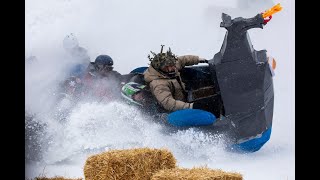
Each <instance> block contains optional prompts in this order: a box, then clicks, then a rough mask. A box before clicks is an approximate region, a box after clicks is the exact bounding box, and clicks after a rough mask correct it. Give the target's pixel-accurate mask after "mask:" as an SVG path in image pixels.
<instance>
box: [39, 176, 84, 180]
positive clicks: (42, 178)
mask: <svg viewBox="0 0 320 180" xmlns="http://www.w3.org/2000/svg"><path fill="white" fill-rule="evenodd" d="M35 180H82V178H78V179H70V178H64V177H62V176H56V177H53V178H47V177H36V178H35Z"/></svg>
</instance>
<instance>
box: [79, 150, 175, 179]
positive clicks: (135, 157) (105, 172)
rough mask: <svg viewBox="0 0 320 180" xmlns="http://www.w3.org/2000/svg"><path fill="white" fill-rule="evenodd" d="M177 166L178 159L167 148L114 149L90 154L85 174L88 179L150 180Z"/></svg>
mask: <svg viewBox="0 0 320 180" xmlns="http://www.w3.org/2000/svg"><path fill="white" fill-rule="evenodd" d="M175 167H176V159H175V158H174V156H173V155H172V153H171V152H170V151H168V150H167V149H150V148H137V149H128V150H112V151H107V152H104V153H101V154H96V155H92V156H90V157H89V158H88V159H87V160H86V163H85V166H84V176H85V179H86V180H107V179H108V180H109V179H117V180H120V179H124V180H130V179H142V180H148V179H150V178H151V176H152V174H153V173H155V172H157V171H159V170H163V169H170V168H175Z"/></svg>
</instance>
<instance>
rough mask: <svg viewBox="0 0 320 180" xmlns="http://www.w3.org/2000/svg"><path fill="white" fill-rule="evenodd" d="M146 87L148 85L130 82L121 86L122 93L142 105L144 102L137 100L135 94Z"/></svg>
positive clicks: (126, 97) (127, 98)
mask: <svg viewBox="0 0 320 180" xmlns="http://www.w3.org/2000/svg"><path fill="white" fill-rule="evenodd" d="M145 87H146V86H145V85H142V84H138V83H135V82H129V83H127V84H125V85H124V86H123V87H122V88H121V95H122V97H123V98H125V99H126V100H128V101H129V102H130V103H134V104H138V105H141V106H142V104H141V103H140V102H137V101H136V100H135V99H134V97H133V96H134V95H135V94H137V93H139V92H141V91H144V89H145Z"/></svg>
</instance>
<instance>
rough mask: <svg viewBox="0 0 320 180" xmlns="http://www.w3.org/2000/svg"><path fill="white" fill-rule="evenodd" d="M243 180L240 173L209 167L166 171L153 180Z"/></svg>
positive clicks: (156, 174)
mask: <svg viewBox="0 0 320 180" xmlns="http://www.w3.org/2000/svg"><path fill="white" fill-rule="evenodd" d="M182 179H183V180H204V179H207V180H209V179H210V180H242V175H241V174H239V173H230V172H225V171H222V170H220V169H218V170H214V169H209V168H207V167H199V168H192V169H186V168H174V169H165V170H161V171H158V172H157V173H154V175H153V176H152V177H151V180H182Z"/></svg>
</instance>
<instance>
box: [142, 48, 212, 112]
mask: <svg viewBox="0 0 320 180" xmlns="http://www.w3.org/2000/svg"><path fill="white" fill-rule="evenodd" d="M161 46H162V47H161V52H160V53H158V54H156V53H154V52H152V51H151V53H152V54H153V57H151V56H150V55H149V56H148V58H149V60H150V62H151V63H150V66H149V67H148V69H147V70H146V71H145V72H144V80H145V82H146V83H147V85H148V86H149V87H150V91H151V93H152V95H153V96H154V97H155V99H156V101H157V103H158V104H159V105H160V106H161V107H162V108H164V109H165V110H166V111H168V112H173V111H176V110H181V109H201V108H202V106H201V105H200V104H199V103H198V102H187V91H186V88H185V84H184V82H182V80H181V76H180V73H179V71H180V70H182V69H183V68H184V67H185V66H189V65H196V64H198V63H208V60H206V59H205V58H200V57H199V56H195V55H184V56H176V55H175V54H173V53H172V52H171V49H170V48H169V50H168V51H167V52H163V46H164V45H161Z"/></svg>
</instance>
